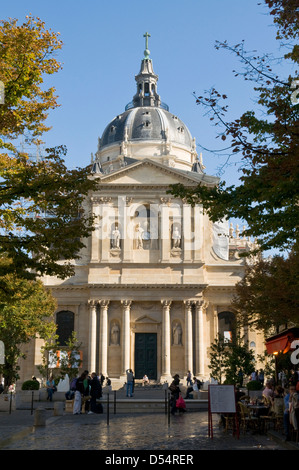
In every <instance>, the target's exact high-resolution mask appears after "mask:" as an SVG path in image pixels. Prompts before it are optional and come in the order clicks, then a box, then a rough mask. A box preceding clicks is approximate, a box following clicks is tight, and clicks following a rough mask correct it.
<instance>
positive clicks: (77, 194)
mask: <svg viewBox="0 0 299 470" xmlns="http://www.w3.org/2000/svg"><path fill="white" fill-rule="evenodd" d="M0 44H1V48H0V60H1V68H0V80H1V81H2V82H3V84H4V87H5V99H4V103H3V104H1V105H0V228H1V232H0V257H1V258H5V259H6V260H9V263H6V265H5V266H4V267H3V266H2V265H0V276H1V275H4V274H7V273H8V272H10V273H13V274H14V275H16V276H17V277H25V278H27V279H28V278H31V279H34V278H36V277H37V276H42V275H50V276H51V275H57V276H58V277H59V278H62V279H64V278H66V277H68V276H71V275H72V274H73V273H74V267H73V265H72V262H73V260H75V259H78V258H79V257H80V250H81V249H82V248H83V247H84V243H83V241H82V240H83V239H85V238H87V237H88V236H89V235H90V233H91V231H92V228H93V216H92V215H91V214H90V213H89V212H88V209H86V211H84V210H83V203H84V202H85V198H86V195H87V194H88V192H89V191H90V190H92V189H95V187H96V183H95V181H94V180H93V179H92V178H89V176H90V170H89V169H88V168H85V169H80V168H76V169H74V170H68V169H67V167H66V166H65V162H64V157H65V155H66V148H65V146H63V145H60V146H56V147H54V148H52V149H46V156H45V157H44V158H43V159H42V160H39V161H33V160H32V159H30V158H29V154H28V153H26V152H20V151H18V148H17V145H18V139H19V138H20V136H22V137H24V136H25V137H26V142H27V143H28V145H29V146H30V145H37V144H39V143H41V140H40V139H41V137H42V136H43V133H44V132H46V131H48V130H49V129H50V128H49V127H47V126H46V124H45V121H46V118H47V116H48V111H49V110H50V109H55V108H56V107H57V106H59V105H58V104H57V100H56V98H57V97H56V96H55V88H54V87H51V88H49V89H47V90H44V89H43V88H42V86H43V83H44V77H45V76H46V75H53V74H55V73H57V72H58V71H59V70H60V68H61V64H60V63H59V62H58V61H57V60H56V54H57V51H59V50H60V49H61V47H62V42H61V40H60V39H59V33H53V32H52V31H50V30H47V29H46V28H45V23H44V22H43V21H41V20H40V19H39V18H34V17H32V16H31V15H29V16H27V17H26V20H25V21H24V23H23V24H18V20H16V19H9V20H8V21H1V22H0ZM34 150H35V148H34V149H33V150H31V152H34ZM62 260H65V261H64V262H63V263H62V262H61V261H62Z"/></svg>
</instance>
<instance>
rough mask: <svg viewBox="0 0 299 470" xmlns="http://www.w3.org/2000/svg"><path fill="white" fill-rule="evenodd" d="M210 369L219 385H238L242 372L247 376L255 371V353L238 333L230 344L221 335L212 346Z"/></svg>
mask: <svg viewBox="0 0 299 470" xmlns="http://www.w3.org/2000/svg"><path fill="white" fill-rule="evenodd" d="M209 368H210V370H211V375H212V377H213V378H214V379H216V380H217V381H218V383H220V384H222V383H228V384H238V383H239V381H240V378H239V371H240V370H241V371H242V373H243V375H245V376H247V375H249V374H250V373H251V372H253V370H254V354H253V351H252V350H250V349H249V348H248V344H247V342H245V341H244V338H241V337H240V335H239V334H238V333H237V334H236V336H235V338H233V340H232V341H230V342H227V341H225V340H224V338H223V337H222V336H221V335H219V338H216V339H215V341H214V343H213V344H212V345H211V351H210V365H209Z"/></svg>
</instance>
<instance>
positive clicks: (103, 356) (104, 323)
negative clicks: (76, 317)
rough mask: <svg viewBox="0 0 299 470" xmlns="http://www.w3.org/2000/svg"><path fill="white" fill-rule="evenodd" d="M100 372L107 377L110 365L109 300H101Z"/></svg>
mask: <svg viewBox="0 0 299 470" xmlns="http://www.w3.org/2000/svg"><path fill="white" fill-rule="evenodd" d="M99 304H100V369H101V370H100V372H101V373H102V374H103V375H104V376H105V377H106V376H107V375H108V374H107V366H108V306H109V300H100V302H99Z"/></svg>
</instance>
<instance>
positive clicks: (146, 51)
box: [143, 32, 151, 59]
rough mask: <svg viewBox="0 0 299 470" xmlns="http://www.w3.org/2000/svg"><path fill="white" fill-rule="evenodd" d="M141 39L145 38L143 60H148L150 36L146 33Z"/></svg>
mask: <svg viewBox="0 0 299 470" xmlns="http://www.w3.org/2000/svg"><path fill="white" fill-rule="evenodd" d="M143 37H144V38H145V51H144V58H145V59H148V58H149V55H150V51H149V49H148V38H150V37H151V35H150V34H149V33H148V32H146V33H145V34H144V35H143Z"/></svg>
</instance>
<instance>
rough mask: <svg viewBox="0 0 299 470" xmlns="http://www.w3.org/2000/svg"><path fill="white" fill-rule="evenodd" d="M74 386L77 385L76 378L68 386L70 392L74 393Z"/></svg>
mask: <svg viewBox="0 0 299 470" xmlns="http://www.w3.org/2000/svg"><path fill="white" fill-rule="evenodd" d="M76 384H77V378H76V377H75V378H74V379H73V380H72V381H71V385H70V389H71V390H72V391H75V390H76Z"/></svg>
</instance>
